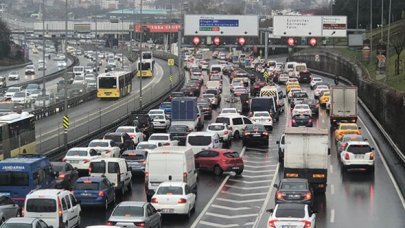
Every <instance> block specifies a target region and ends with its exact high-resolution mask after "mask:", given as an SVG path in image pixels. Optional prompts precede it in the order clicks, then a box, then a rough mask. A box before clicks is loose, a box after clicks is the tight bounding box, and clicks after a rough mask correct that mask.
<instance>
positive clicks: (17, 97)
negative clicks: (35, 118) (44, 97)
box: [11, 91, 32, 105]
mask: <svg viewBox="0 0 405 228" xmlns="http://www.w3.org/2000/svg"><path fill="white" fill-rule="evenodd" d="M11 101H13V102H14V103H16V104H22V105H30V104H31V102H32V100H31V97H30V95H29V93H28V92H26V91H21V92H16V93H15V94H14V96H13V97H12V98H11Z"/></svg>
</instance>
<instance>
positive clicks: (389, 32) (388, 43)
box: [384, 0, 399, 83]
mask: <svg viewBox="0 0 405 228" xmlns="http://www.w3.org/2000/svg"><path fill="white" fill-rule="evenodd" d="M391 1H392V0H390V4H389V6H388V34H387V51H386V53H385V55H386V57H385V69H386V72H387V75H386V76H385V78H384V83H386V82H387V77H388V75H389V74H388V73H389V72H388V69H389V67H388V64H389V59H390V55H389V50H390V43H391V42H390V39H391ZM397 64H399V62H398V63H397Z"/></svg>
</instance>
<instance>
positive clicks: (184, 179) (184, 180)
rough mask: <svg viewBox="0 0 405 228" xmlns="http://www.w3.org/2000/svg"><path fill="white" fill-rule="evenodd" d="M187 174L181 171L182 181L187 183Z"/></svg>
mask: <svg viewBox="0 0 405 228" xmlns="http://www.w3.org/2000/svg"><path fill="white" fill-rule="evenodd" d="M187 176H188V174H187V173H186V172H184V173H183V182H184V183H187Z"/></svg>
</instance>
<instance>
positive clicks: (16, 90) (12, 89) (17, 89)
mask: <svg viewBox="0 0 405 228" xmlns="http://www.w3.org/2000/svg"><path fill="white" fill-rule="evenodd" d="M19 91H20V89H19V88H9V89H8V90H7V92H14V93H15V92H19Z"/></svg>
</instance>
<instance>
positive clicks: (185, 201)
mask: <svg viewBox="0 0 405 228" xmlns="http://www.w3.org/2000/svg"><path fill="white" fill-rule="evenodd" d="M177 203H187V200H186V199H184V198H180V199H179V200H178V201H177Z"/></svg>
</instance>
